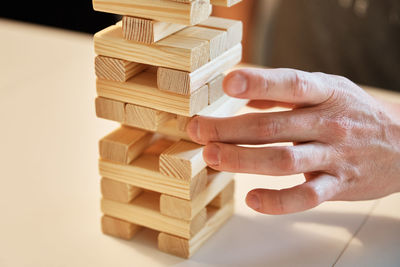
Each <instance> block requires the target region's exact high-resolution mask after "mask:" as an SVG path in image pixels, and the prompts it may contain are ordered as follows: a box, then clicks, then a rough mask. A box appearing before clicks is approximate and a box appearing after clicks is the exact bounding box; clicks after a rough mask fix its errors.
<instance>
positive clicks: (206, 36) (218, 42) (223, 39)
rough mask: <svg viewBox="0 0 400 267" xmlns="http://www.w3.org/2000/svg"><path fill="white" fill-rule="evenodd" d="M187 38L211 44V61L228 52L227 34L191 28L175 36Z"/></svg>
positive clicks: (219, 31) (201, 28)
mask: <svg viewBox="0 0 400 267" xmlns="http://www.w3.org/2000/svg"><path fill="white" fill-rule="evenodd" d="M175 36H182V37H186V38H196V39H199V40H202V41H207V42H208V43H209V57H208V59H209V60H213V59H215V58H216V57H218V56H219V55H221V54H222V53H223V52H225V51H226V50H227V47H228V43H227V33H226V32H225V31H221V30H216V29H210V28H205V27H197V26H191V27H187V28H185V29H183V30H181V31H179V32H177V33H176V34H175Z"/></svg>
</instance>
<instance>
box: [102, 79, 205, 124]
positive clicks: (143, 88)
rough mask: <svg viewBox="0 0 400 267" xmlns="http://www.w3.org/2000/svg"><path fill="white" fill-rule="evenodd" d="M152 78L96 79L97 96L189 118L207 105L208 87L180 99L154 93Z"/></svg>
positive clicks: (169, 93) (175, 95)
mask: <svg viewBox="0 0 400 267" xmlns="http://www.w3.org/2000/svg"><path fill="white" fill-rule="evenodd" d="M156 83H157V82H156V74H154V73H149V72H143V73H140V74H139V75H137V76H135V77H133V78H131V79H130V80H128V81H127V82H115V81H108V80H103V79H97V81H96V87H97V94H98V95H99V96H101V97H106V98H110V99H114V100H118V101H122V102H125V103H130V104H135V105H140V106H143V107H149V108H154V109H157V110H161V111H165V112H169V113H173V114H180V115H185V116H193V115H194V114H196V113H198V112H200V111H201V110H202V109H203V108H205V107H207V105H208V86H207V85H204V86H203V87H201V88H200V89H198V90H197V91H195V92H193V93H192V94H191V95H188V96H184V95H179V94H173V93H171V92H166V91H160V90H158V89H157V84H156Z"/></svg>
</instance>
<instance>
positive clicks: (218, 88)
mask: <svg viewBox="0 0 400 267" xmlns="http://www.w3.org/2000/svg"><path fill="white" fill-rule="evenodd" d="M224 78H225V75H224V74H220V75H218V76H217V77H215V78H214V79H212V80H211V81H210V82H209V83H208V84H207V85H208V104H209V105H210V104H212V103H214V102H215V101H217V100H218V99H220V98H221V97H222V96H223V95H224V89H223V87H222V83H223V82H224Z"/></svg>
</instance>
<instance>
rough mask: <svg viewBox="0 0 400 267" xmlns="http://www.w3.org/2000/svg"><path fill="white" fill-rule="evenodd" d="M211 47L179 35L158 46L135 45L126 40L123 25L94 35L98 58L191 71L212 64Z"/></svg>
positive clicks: (205, 43) (173, 35)
mask: <svg viewBox="0 0 400 267" xmlns="http://www.w3.org/2000/svg"><path fill="white" fill-rule="evenodd" d="M209 47H210V46H209V43H208V42H207V41H205V40H201V39H198V38H193V37H186V36H176V34H172V35H170V36H168V37H166V38H164V39H162V40H160V41H158V42H157V43H154V44H143V43H138V42H132V41H129V40H125V39H124V38H123V35H122V26H120V25H112V26H110V27H107V28H105V29H103V30H101V31H99V32H98V33H96V34H95V35H94V49H95V53H96V54H97V55H102V56H108V57H113V58H120V59H125V60H127V61H132V62H138V63H143V64H148V65H153V66H162V67H167V68H172V69H178V70H184V71H190V72H191V71H194V70H196V69H198V68H199V67H201V66H202V65H204V64H206V63H207V62H208V61H209V60H208V59H209V54H210V51H209Z"/></svg>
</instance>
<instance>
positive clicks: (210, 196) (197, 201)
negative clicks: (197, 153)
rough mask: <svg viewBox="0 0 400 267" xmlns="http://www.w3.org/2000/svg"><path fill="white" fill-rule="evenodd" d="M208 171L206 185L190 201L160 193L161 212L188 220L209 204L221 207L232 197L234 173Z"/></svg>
mask: <svg viewBox="0 0 400 267" xmlns="http://www.w3.org/2000/svg"><path fill="white" fill-rule="evenodd" d="M209 172H210V173H209V176H208V179H209V182H208V184H207V187H206V188H205V189H204V190H203V191H202V192H201V193H200V194H199V195H198V196H196V197H195V198H194V199H193V200H191V201H189V200H186V199H181V198H177V197H173V196H169V195H164V194H163V195H161V197H160V211H161V213H162V214H164V215H168V216H171V217H175V218H180V219H184V220H190V219H192V218H193V217H194V216H196V214H197V213H199V212H200V211H201V210H202V209H203V208H204V207H206V206H207V205H209V204H210V205H212V206H213V207H215V208H221V207H223V206H224V205H225V204H226V203H227V202H228V201H229V200H231V199H232V197H233V190H234V180H233V177H234V174H233V173H226V172H217V171H213V170H209ZM211 203H212V204H211Z"/></svg>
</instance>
